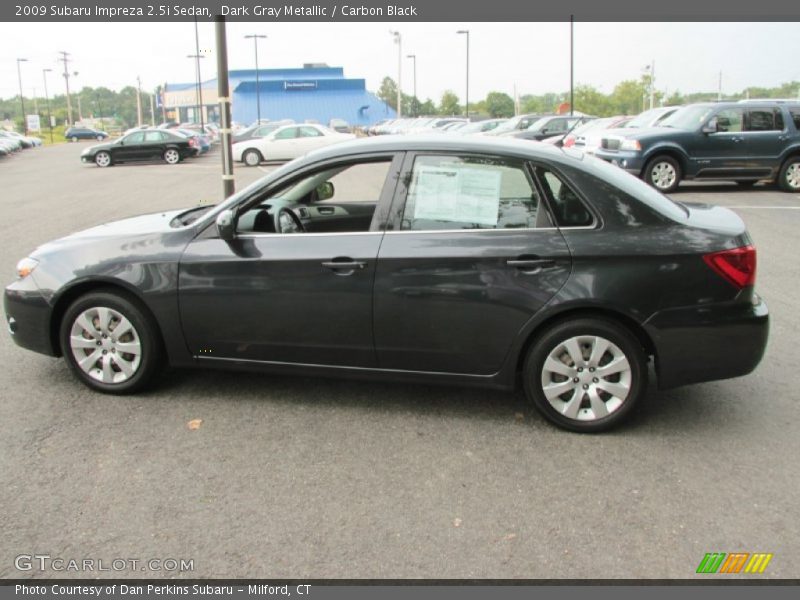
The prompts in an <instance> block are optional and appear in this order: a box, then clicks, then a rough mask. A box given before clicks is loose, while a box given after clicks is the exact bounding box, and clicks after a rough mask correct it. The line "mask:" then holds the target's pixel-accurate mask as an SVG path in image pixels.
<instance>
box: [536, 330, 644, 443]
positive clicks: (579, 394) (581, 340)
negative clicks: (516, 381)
mask: <svg viewBox="0 0 800 600" xmlns="http://www.w3.org/2000/svg"><path fill="white" fill-rule="evenodd" d="M523 382H524V386H525V394H526V396H527V397H528V399H529V400H530V401H531V402H533V404H534V406H536V408H537V409H538V410H539V411H540V412H541V413H542V414H543V415H544V416H545V417H546V418H547V419H548V420H549V421H551V422H553V423H555V424H556V425H558V426H559V427H563V428H564V429H569V430H571V431H578V432H596V431H604V430H607V429H610V428H612V427H615V426H616V425H618V424H619V423H620V422H622V421H623V420H624V419H625V418H626V416H627V415H628V414H629V413H630V411H631V409H632V408H633V407H634V406H635V405H636V403H637V402H638V401H639V400H640V398H641V396H643V395H644V393H645V390H646V388H647V358H646V356H645V353H644V350H643V349H642V347H641V344H640V343H639V342H638V340H637V339H636V338H635V337H634V336H633V335H632V334H631V333H630V332H629V331H628V330H627V329H626V328H625V327H623V326H622V325H619V324H617V323H615V322H613V321H609V320H605V319H599V318H598V319H593V318H582V319H577V320H574V321H565V322H562V323H559V324H557V325H555V326H553V327H551V328H550V329H548V330H546V331H545V332H544V333H543V334H542V335H541V336H539V337H538V339H537V340H536V342H535V343H534V344H533V346H532V347H531V349H530V350H529V352H528V355H527V358H526V359H525V363H524V372H523Z"/></svg>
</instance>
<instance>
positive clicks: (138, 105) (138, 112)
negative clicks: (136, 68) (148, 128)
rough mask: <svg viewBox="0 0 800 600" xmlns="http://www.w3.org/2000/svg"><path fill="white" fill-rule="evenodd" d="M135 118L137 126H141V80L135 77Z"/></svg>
mask: <svg viewBox="0 0 800 600" xmlns="http://www.w3.org/2000/svg"><path fill="white" fill-rule="evenodd" d="M136 118H137V119H138V126H139V127H141V126H142V79H141V78H140V77H139V76H138V75H137V76H136Z"/></svg>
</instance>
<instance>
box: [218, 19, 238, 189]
mask: <svg viewBox="0 0 800 600" xmlns="http://www.w3.org/2000/svg"><path fill="white" fill-rule="evenodd" d="M216 20H217V22H216V23H215V24H214V30H215V34H216V35H215V37H216V41H217V95H218V96H219V108H220V110H219V116H220V123H219V125H220V128H219V131H220V133H221V134H222V193H223V195H224V197H225V198H227V197H229V196H231V195H233V192H234V181H233V154H232V152H231V98H230V91H229V88H230V86H229V83H228V39H227V35H226V33H225V17H222V16H217V17H216Z"/></svg>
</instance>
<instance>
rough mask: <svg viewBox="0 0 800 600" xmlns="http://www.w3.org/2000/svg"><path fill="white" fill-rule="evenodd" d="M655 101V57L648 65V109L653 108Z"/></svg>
mask: <svg viewBox="0 0 800 600" xmlns="http://www.w3.org/2000/svg"><path fill="white" fill-rule="evenodd" d="M655 101H656V59H655V58H654V59H653V63H652V65H651V66H650V110H653V107H654V106H655Z"/></svg>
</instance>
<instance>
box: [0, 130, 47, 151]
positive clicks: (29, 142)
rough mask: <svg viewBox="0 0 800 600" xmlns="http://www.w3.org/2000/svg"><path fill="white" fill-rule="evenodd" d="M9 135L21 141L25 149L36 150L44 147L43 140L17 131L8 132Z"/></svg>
mask: <svg viewBox="0 0 800 600" xmlns="http://www.w3.org/2000/svg"><path fill="white" fill-rule="evenodd" d="M6 133H7V134H8V135H10V136H11V137H13V138H16V139H18V140H19V142H20V144H22V147H23V148H35V147H36V146H41V145H42V139H41V138H38V137H34V136H30V135H22V134H21V133H17V132H16V131H7V132H6Z"/></svg>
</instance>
